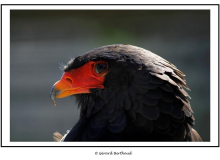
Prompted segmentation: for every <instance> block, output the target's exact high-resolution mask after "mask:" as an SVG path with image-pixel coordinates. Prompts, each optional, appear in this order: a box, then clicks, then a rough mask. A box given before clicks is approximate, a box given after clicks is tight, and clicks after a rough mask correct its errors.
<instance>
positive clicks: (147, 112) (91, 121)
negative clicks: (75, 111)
mask: <svg viewBox="0 0 220 160" xmlns="http://www.w3.org/2000/svg"><path fill="white" fill-rule="evenodd" d="M100 60H101V61H104V62H106V63H108V72H107V74H106V75H105V80H104V83H103V85H104V89H99V88H93V89H90V91H91V93H86V94H77V95H75V96H76V98H77V102H78V105H79V106H80V108H81V115H80V119H79V121H78V122H77V124H75V125H74V127H73V128H72V129H71V130H70V132H69V133H68V134H67V135H66V137H65V138H63V140H62V141H201V138H200V136H199V134H198V133H197V132H196V131H195V130H194V129H192V126H193V124H194V117H193V111H192V109H191V106H190V103H189V100H188V99H187V97H189V95H188V94H187V92H186V91H185V90H184V89H183V87H185V88H186V89H189V88H188V87H187V85H186V83H185V79H184V78H183V76H185V75H184V74H183V73H182V72H181V71H179V70H178V69H177V68H176V67H175V66H174V65H173V64H171V63H170V62H168V61H166V60H165V59H163V58H161V57H160V56H158V55H156V54H154V53H152V52H150V51H147V50H145V49H142V48H139V47H135V46H131V45H109V46H104V47H100V48H97V49H94V50H92V51H89V52H87V53H85V54H83V55H81V56H78V57H76V58H75V59H72V60H71V61H70V62H69V63H68V64H67V65H66V66H64V68H63V70H64V72H69V71H71V70H72V69H77V68H79V67H81V66H83V65H84V64H86V63H88V62H90V61H100ZM55 136H56V135H55Z"/></svg>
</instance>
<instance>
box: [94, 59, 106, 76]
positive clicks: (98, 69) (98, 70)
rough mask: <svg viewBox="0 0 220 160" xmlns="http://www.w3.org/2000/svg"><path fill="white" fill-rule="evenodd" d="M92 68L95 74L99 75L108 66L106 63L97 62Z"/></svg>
mask: <svg viewBox="0 0 220 160" xmlns="http://www.w3.org/2000/svg"><path fill="white" fill-rule="evenodd" d="M94 68H95V73H97V74H101V73H103V72H105V71H106V70H107V68H108V64H107V63H106V62H103V61H102V62H97V63H96V64H95V67H94Z"/></svg>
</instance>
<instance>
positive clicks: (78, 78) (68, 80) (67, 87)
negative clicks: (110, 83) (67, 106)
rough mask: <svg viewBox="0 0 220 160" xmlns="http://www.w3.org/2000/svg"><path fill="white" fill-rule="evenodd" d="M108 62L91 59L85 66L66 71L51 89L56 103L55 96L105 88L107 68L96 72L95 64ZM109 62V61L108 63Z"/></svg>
mask: <svg viewBox="0 0 220 160" xmlns="http://www.w3.org/2000/svg"><path fill="white" fill-rule="evenodd" d="M98 63H106V62H104V61H98V62H94V61H90V62H88V63H86V64H84V65H83V66H81V67H79V68H77V69H72V70H70V71H68V72H65V73H64V74H63V76H62V77H61V80H59V81H57V82H56V83H55V84H54V86H53V88H52V91H51V99H52V101H53V102H54V105H55V101H54V99H55V98H63V97H66V96H69V95H72V94H81V93H91V92H90V91H89V89H91V88H100V89H103V88H104V86H103V82H104V80H105V77H104V76H105V75H106V73H107V72H106V70H107V69H106V70H105V71H103V72H102V73H100V74H98V73H96V72H95V64H98ZM106 64H107V63H106ZM107 68H108V67H107Z"/></svg>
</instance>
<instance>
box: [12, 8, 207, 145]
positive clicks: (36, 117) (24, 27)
mask: <svg viewBox="0 0 220 160" xmlns="http://www.w3.org/2000/svg"><path fill="white" fill-rule="evenodd" d="M10 44H11V45H10V140H11V141H53V136H52V134H53V132H55V131H59V132H60V133H62V134H63V133H65V132H66V130H68V129H70V128H72V127H73V126H74V124H75V123H76V122H77V120H78V118H79V109H78V108H77V106H76V104H75V99H74V97H66V98H63V99H57V100H56V103H57V106H53V103H52V102H51V100H50V90H51V87H52V85H53V84H54V83H55V82H56V81H58V80H59V79H60V78H61V75H62V72H61V70H60V69H59V63H64V64H66V63H67V62H68V61H69V60H70V59H71V58H74V57H75V56H76V55H81V54H83V53H85V52H87V51H89V50H92V49H94V48H97V47H100V46H104V45H110V44H131V45H135V46H139V47H142V48H145V49H147V50H150V51H152V52H154V53H156V54H158V55H160V56H161V57H163V58H165V59H166V60H168V61H170V62H171V63H173V64H174V65H176V66H177V68H178V69H180V70H181V71H182V72H183V73H185V74H186V80H187V85H188V86H189V88H190V89H191V91H190V92H188V93H189V95H190V96H191V97H192V99H191V100H190V102H191V106H192V108H193V110H194V116H195V118H196V125H195V127H194V128H195V129H196V130H197V131H198V132H199V134H200V135H201V137H202V139H203V140H204V141H210V11H209V10H11V11H10Z"/></svg>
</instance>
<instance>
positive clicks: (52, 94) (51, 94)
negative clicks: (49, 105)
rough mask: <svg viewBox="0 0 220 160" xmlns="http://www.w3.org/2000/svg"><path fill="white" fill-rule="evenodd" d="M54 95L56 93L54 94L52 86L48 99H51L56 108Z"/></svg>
mask: <svg viewBox="0 0 220 160" xmlns="http://www.w3.org/2000/svg"><path fill="white" fill-rule="evenodd" d="M55 93H56V92H54V86H53V87H52V89H51V92H50V98H51V100H52V102H53V105H54V106H56V102H55Z"/></svg>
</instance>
